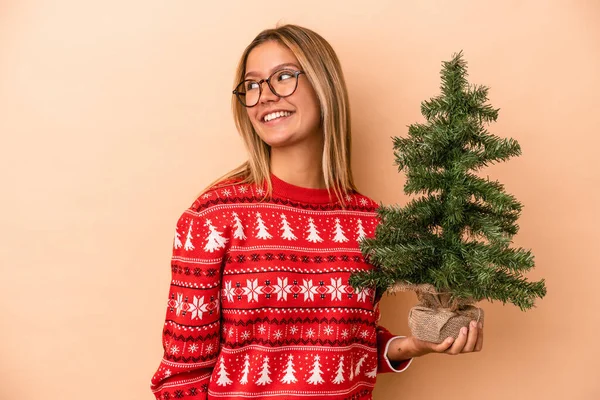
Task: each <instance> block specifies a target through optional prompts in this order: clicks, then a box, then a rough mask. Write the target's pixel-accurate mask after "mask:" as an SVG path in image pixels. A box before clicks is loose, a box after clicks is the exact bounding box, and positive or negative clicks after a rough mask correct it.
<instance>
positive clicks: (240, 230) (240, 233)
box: [231, 211, 246, 240]
mask: <svg viewBox="0 0 600 400" xmlns="http://www.w3.org/2000/svg"><path fill="white" fill-rule="evenodd" d="M231 215H232V216H233V222H234V224H233V226H234V228H235V232H233V237H234V238H236V239H240V240H244V239H246V235H245V234H244V226H243V225H242V221H241V220H240V217H239V216H238V214H237V213H236V212H235V211H234V212H232V213H231Z"/></svg>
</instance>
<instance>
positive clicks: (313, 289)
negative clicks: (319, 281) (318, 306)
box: [300, 279, 319, 301]
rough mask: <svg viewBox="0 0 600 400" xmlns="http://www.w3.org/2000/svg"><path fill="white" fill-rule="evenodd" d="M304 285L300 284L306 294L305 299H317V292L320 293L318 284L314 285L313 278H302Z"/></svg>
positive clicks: (301, 289) (301, 290) (301, 291)
mask: <svg viewBox="0 0 600 400" xmlns="http://www.w3.org/2000/svg"><path fill="white" fill-rule="evenodd" d="M302 282H303V285H302V286H300V293H303V294H304V301H306V300H311V301H314V300H315V294H318V293H319V292H318V286H314V285H313V282H312V279H308V280H306V279H302Z"/></svg>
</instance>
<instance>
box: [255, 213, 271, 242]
mask: <svg viewBox="0 0 600 400" xmlns="http://www.w3.org/2000/svg"><path fill="white" fill-rule="evenodd" d="M256 230H257V231H258V232H256V237H257V238H259V239H263V240H266V239H271V238H272V237H273V236H272V235H271V234H270V233H269V231H267V227H266V226H265V222H264V221H263V220H262V218H261V215H260V213H259V212H257V213H256Z"/></svg>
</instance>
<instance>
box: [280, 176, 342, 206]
mask: <svg viewBox="0 0 600 400" xmlns="http://www.w3.org/2000/svg"><path fill="white" fill-rule="evenodd" d="M271 185H273V196H276V197H280V198H285V199H289V200H294V201H299V202H302V203H312V204H323V203H335V202H337V198H336V197H335V193H334V192H333V190H332V191H331V195H330V194H329V193H328V192H327V189H313V188H306V187H302V186H296V185H292V184H291V183H288V182H285V181H284V180H281V179H279V178H278V177H277V176H275V175H274V174H273V173H271Z"/></svg>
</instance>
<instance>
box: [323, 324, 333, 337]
mask: <svg viewBox="0 0 600 400" xmlns="http://www.w3.org/2000/svg"><path fill="white" fill-rule="evenodd" d="M324 330H325V334H326V335H331V334H332V333H333V328H332V327H331V326H329V325H328V326H326V327H325V329H324Z"/></svg>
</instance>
